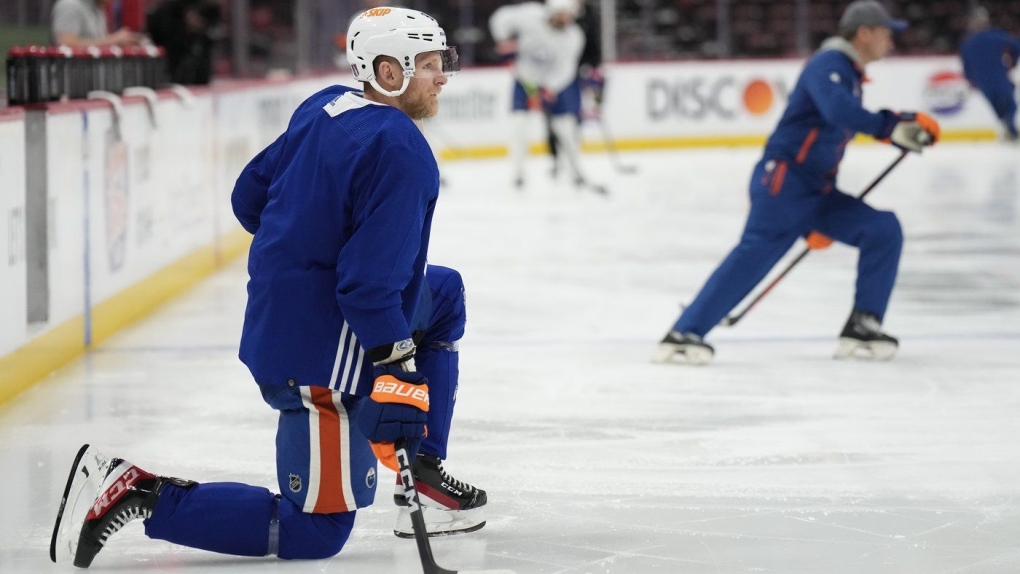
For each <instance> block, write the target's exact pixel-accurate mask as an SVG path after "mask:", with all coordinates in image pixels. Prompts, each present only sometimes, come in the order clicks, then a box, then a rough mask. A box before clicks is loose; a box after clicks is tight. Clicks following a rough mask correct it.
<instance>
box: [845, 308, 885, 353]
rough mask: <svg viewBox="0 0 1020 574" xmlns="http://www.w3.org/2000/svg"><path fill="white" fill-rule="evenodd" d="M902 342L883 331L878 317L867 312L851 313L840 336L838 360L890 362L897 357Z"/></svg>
mask: <svg viewBox="0 0 1020 574" xmlns="http://www.w3.org/2000/svg"><path fill="white" fill-rule="evenodd" d="M899 346H900V342H899V341H898V340H896V338H895V337H892V336H890V335H888V334H886V333H885V332H883V331H882V323H881V321H879V320H878V316H877V315H875V314H874V313H869V312H867V311H854V312H852V313H850V318H849V319H847V321H846V325H845V326H844V327H843V332H842V333H840V334H839V348H838V349H837V350H836V358H837V359H873V360H878V361H888V360H889V359H891V358H893V356H894V355H896V351H897V349H899Z"/></svg>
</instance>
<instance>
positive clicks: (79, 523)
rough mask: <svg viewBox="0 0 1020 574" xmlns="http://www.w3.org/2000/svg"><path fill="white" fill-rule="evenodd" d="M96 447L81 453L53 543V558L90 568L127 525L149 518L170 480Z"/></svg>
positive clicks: (64, 500)
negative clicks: (112, 456)
mask: <svg viewBox="0 0 1020 574" xmlns="http://www.w3.org/2000/svg"><path fill="white" fill-rule="evenodd" d="M168 480H169V479H164V478H162V477H157V476H155V475H152V474H149V473H148V472H145V471H144V470H142V469H140V468H138V467H136V466H134V465H133V464H131V463H129V462H127V461H124V460H122V459H119V458H107V457H105V456H103V454H102V453H100V452H99V451H98V450H97V449H96V448H95V447H91V446H89V445H87V444H86V445H84V446H82V447H81V449H80V450H79V451H78V455H77V457H75V459H74V464H73V465H72V466H71V474H70V476H68V478H67V485H66V486H65V487H64V496H63V498H61V501H60V509H59V510H58V511H57V521H56V524H54V526H53V536H52V538H51V539H50V560H53V561H54V562H58V563H61V562H67V561H73V563H74V565H75V566H77V567H79V568H88V567H89V566H90V565H91V564H92V560H93V559H94V558H95V557H96V554H98V553H99V551H100V550H102V549H103V546H104V545H105V544H106V541H107V540H109V538H110V536H113V535H114V534H115V533H116V532H117V531H119V530H120V529H121V528H123V527H124V525H125V524H127V523H128V522H131V521H132V520H136V519H138V518H143V519H145V518H148V517H149V516H151V515H152V509H153V508H154V507H155V505H156V498H157V497H158V496H159V491H160V490H162V488H163V486H164V485H165V483H166V481H168Z"/></svg>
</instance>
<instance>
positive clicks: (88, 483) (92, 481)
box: [50, 444, 107, 563]
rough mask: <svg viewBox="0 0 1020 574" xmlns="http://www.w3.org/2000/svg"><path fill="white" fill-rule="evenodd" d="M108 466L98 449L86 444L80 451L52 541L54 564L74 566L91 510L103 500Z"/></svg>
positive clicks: (54, 526) (61, 500)
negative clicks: (69, 563) (103, 484)
mask: <svg viewBox="0 0 1020 574" xmlns="http://www.w3.org/2000/svg"><path fill="white" fill-rule="evenodd" d="M106 464H107V460H106V457H104V456H103V455H102V454H101V453H100V452H99V451H98V450H97V449H95V448H92V447H91V446H89V445H87V444H86V445H84V446H82V447H81V449H79V450H78V455H77V456H76V457H75V459H74V464H73V465H71V472H70V474H69V475H68V477H67V484H66V485H65V486H64V495H63V497H61V499H60V508H59V509H58V510H57V520H56V523H55V524H54V525H53V536H52V537H51V538H50V560H52V561H53V562H58V563H59V562H70V561H71V560H72V559H73V558H74V556H75V553H76V552H77V551H78V536H79V533H80V532H81V527H82V524H84V522H85V516H86V515H87V514H88V510H89V508H91V507H92V503H93V502H95V500H96V497H97V496H99V489H100V488H101V487H102V482H103V480H104V479H105V478H106V477H105V476H104V473H103V468H104V467H105V466H106Z"/></svg>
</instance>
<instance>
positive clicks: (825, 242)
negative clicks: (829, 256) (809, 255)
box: [804, 231, 832, 249]
mask: <svg viewBox="0 0 1020 574" xmlns="http://www.w3.org/2000/svg"><path fill="white" fill-rule="evenodd" d="M804 240H805V241H807V246H808V249H828V248H829V246H830V245H832V238H831V237H829V236H828V235H825V234H823V233H819V232H817V231H812V232H811V233H808V235H807V237H805V238H804Z"/></svg>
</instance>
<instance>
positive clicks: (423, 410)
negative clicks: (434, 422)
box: [357, 339, 429, 472]
mask: <svg viewBox="0 0 1020 574" xmlns="http://www.w3.org/2000/svg"><path fill="white" fill-rule="evenodd" d="M368 356H369V358H370V359H372V361H373V364H374V365H375V372H374V374H375V383H374V385H373V387H372V395H371V396H370V397H368V399H367V400H364V401H363V402H362V405H361V412H360V413H359V414H358V420H357V424H358V428H359V429H360V430H361V432H362V433H363V434H364V435H365V437H367V438H368V441H369V443H370V444H371V446H372V452H373V453H374V454H375V456H376V458H378V459H379V461H380V462H381V463H383V465H384V466H386V467H387V468H389V469H390V470H393V471H394V472H400V468H399V465H398V464H397V455H396V449H395V448H394V444H395V443H396V441H397V439H400V438H405V439H407V454H408V456H410V457H411V458H412V459H413V458H414V456H415V455H416V454H417V452H418V447H419V446H420V445H421V441H422V439H423V438H424V437H425V436H426V435H427V433H428V431H427V429H426V428H425V422H426V420H427V413H428V410H429V387H428V380H427V379H426V378H425V376H424V375H422V374H421V373H418V372H415V370H414V344H413V343H411V341H410V339H408V340H407V341H401V342H399V343H393V344H389V345H384V346H383V347H376V348H374V349H371V350H369V351H368Z"/></svg>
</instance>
